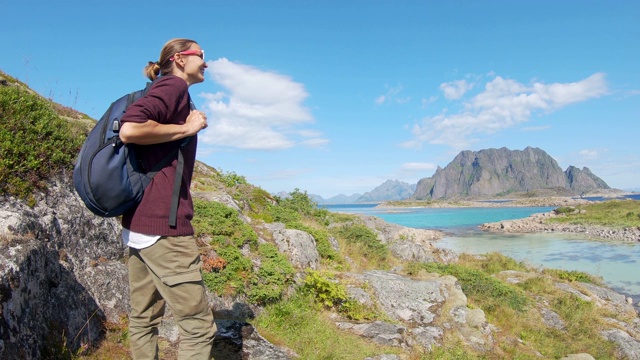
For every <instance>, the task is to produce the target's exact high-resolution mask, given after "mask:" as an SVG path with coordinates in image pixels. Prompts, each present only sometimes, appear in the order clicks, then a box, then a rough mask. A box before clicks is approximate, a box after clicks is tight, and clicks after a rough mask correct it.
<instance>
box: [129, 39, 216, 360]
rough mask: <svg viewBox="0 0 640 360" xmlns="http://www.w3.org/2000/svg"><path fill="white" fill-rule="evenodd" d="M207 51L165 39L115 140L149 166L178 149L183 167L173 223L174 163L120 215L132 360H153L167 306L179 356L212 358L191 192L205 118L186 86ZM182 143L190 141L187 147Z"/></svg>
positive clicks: (198, 76)
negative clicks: (133, 150)
mask: <svg viewBox="0 0 640 360" xmlns="http://www.w3.org/2000/svg"><path fill="white" fill-rule="evenodd" d="M206 68H207V64H206V62H205V60H204V50H202V48H200V45H198V43H197V42H195V41H193V40H190V39H172V40H169V41H168V42H167V43H166V44H165V45H164V47H163V48H162V50H161V52H160V59H159V60H158V61H156V62H149V64H148V65H147V66H146V67H145V70H144V71H145V74H146V75H147V77H148V78H149V79H150V80H152V81H153V83H152V85H151V87H150V89H149V91H148V92H147V94H146V95H145V96H143V97H141V98H140V99H139V100H138V101H136V102H134V103H133V104H132V105H131V106H129V108H127V111H126V113H125V114H124V115H123V117H122V119H121V123H122V126H121V129H120V139H121V140H122V142H124V143H125V144H134V145H127V146H135V147H136V151H137V153H138V154H139V157H140V161H141V163H142V166H143V167H144V168H147V169H150V168H153V166H154V165H155V164H157V163H159V162H160V161H161V159H163V158H164V157H165V156H167V154H169V153H170V152H176V149H177V148H178V147H179V146H180V145H181V144H183V145H184V146H183V158H184V169H183V175H182V181H181V187H180V199H179V205H178V210H177V217H176V218H175V225H172V224H170V223H169V213H170V208H171V199H172V192H173V184H174V182H175V181H174V180H175V174H176V169H177V167H178V165H177V164H178V160H177V157H178V156H177V152H176V160H173V162H172V163H171V164H169V165H167V166H165V167H164V168H163V169H162V170H161V171H160V172H159V173H158V174H157V175H156V176H155V177H154V178H153V180H152V181H151V183H150V184H149V186H148V187H147V188H146V189H145V192H144V196H143V198H142V201H141V202H140V204H139V205H138V206H137V207H136V208H135V209H132V210H130V211H128V212H126V213H125V214H124V215H123V216H122V227H123V229H122V238H123V240H124V242H125V244H126V245H127V246H128V247H129V260H128V264H127V266H128V269H129V286H130V296H131V299H130V303H131V314H130V317H129V336H130V343H131V345H130V346H131V352H132V356H133V358H134V359H136V360H138V359H158V327H159V325H160V322H161V320H162V317H163V315H164V312H165V305H166V306H169V308H170V310H171V312H172V313H173V316H174V318H175V320H176V323H177V325H178V328H179V331H180V345H179V349H178V357H179V359H194V360H195V359H207V360H208V359H211V350H212V344H213V338H214V335H215V332H216V325H215V322H214V318H213V313H212V310H211V308H210V307H209V304H208V300H207V296H206V290H205V286H204V282H203V280H202V274H201V265H202V263H201V260H200V254H199V249H198V245H197V243H196V239H195V237H194V230H193V226H192V225H191V219H192V218H193V202H192V198H191V193H190V190H189V187H190V183H191V178H192V175H193V169H194V164H195V157H196V148H197V134H198V133H199V132H200V131H201V130H202V129H205V128H206V127H207V117H206V116H205V114H204V113H203V112H201V111H197V110H192V108H191V105H190V104H191V97H190V95H189V91H188V90H189V87H190V86H191V85H193V84H197V83H201V82H203V81H204V71H205V69H206ZM186 139H189V140H188V142H186V144H184V142H185V141H187V140H186Z"/></svg>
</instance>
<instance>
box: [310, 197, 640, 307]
mask: <svg viewBox="0 0 640 360" xmlns="http://www.w3.org/2000/svg"><path fill="white" fill-rule="evenodd" d="M625 197H626V198H630V199H634V200H640V194H633V195H627V196H625ZM587 199H588V200H593V201H603V200H606V199H605V198H596V197H593V198H587ZM321 207H323V208H326V209H327V210H329V211H332V212H343V213H357V214H364V215H372V216H376V217H379V218H381V219H383V220H385V221H386V222H388V223H392V224H398V225H402V226H407V227H412V228H418V229H435V230H441V231H443V232H445V234H446V236H445V237H444V238H443V239H441V240H438V241H436V242H435V245H436V247H439V248H443V249H450V250H453V251H455V252H457V253H469V254H486V253H490V252H498V253H501V254H503V255H506V256H509V257H511V258H513V259H515V260H518V261H522V262H524V263H526V264H528V265H530V266H533V267H538V268H551V269H562V270H567V271H571V270H576V271H583V272H586V273H590V274H592V275H595V276H598V277H600V278H602V280H603V282H604V283H605V284H606V285H607V286H609V287H610V288H612V289H613V290H615V291H617V292H619V293H621V294H624V295H626V296H628V297H631V298H632V299H633V301H634V304H637V303H638V302H640V271H639V270H640V243H639V242H634V243H628V242H620V241H609V240H593V239H588V238H586V237H584V236H580V235H569V234H567V235H565V234H498V233H493V232H485V231H482V230H480V225H481V224H483V223H487V222H497V221H501V220H513V219H521V218H526V217H528V216H529V215H531V214H535V213H542V212H548V211H551V210H553V209H554V208H555V207H488V208H487V207H482V208H384V207H379V206H378V204H336V205H321Z"/></svg>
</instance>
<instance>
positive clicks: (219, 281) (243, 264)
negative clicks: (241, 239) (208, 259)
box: [202, 246, 252, 295]
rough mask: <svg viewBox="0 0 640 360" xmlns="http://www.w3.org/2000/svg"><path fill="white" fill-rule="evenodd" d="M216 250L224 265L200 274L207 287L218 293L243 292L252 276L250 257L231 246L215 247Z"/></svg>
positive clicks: (232, 293)
mask: <svg viewBox="0 0 640 360" xmlns="http://www.w3.org/2000/svg"><path fill="white" fill-rule="evenodd" d="M216 252H217V253H218V256H220V257H221V258H223V259H224V261H225V262H226V266H225V267H224V269H222V270H220V271H219V272H214V273H209V272H205V273H203V274H202V276H203V279H204V283H205V285H206V286H207V288H208V289H209V290H211V291H212V292H214V293H216V294H218V295H225V294H231V295H235V294H238V293H240V294H242V293H244V290H245V289H246V285H247V282H248V281H249V279H250V278H251V276H252V263H251V259H249V258H247V257H245V256H244V255H242V252H240V250H239V249H237V248H235V247H232V246H227V247H223V248H219V249H216Z"/></svg>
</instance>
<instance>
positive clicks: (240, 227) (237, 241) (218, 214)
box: [192, 199, 258, 247]
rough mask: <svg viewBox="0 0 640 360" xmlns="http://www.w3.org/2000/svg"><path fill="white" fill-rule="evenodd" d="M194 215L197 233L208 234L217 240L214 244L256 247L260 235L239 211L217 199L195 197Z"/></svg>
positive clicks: (199, 234)
mask: <svg viewBox="0 0 640 360" xmlns="http://www.w3.org/2000/svg"><path fill="white" fill-rule="evenodd" d="M193 206H194V217H193V220H192V224H193V227H194V229H195V232H196V235H198V236H202V235H204V234H207V235H209V236H212V237H213V239H214V240H215V242H214V245H224V243H225V242H229V243H230V244H231V245H232V246H235V247H242V246H243V245H244V244H249V245H250V246H252V247H256V246H257V244H258V235H257V234H256V233H255V231H253V228H251V226H249V225H247V224H246V223H245V222H243V221H242V220H241V219H240V218H239V217H238V212H237V211H236V210H234V209H232V208H230V207H228V206H226V205H224V204H221V203H219V202H216V201H204V200H199V199H194V201H193Z"/></svg>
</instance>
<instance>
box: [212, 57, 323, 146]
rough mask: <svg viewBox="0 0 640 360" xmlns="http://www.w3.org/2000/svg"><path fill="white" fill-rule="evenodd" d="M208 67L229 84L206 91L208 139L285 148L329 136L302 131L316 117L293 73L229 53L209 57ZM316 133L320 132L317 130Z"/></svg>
mask: <svg viewBox="0 0 640 360" xmlns="http://www.w3.org/2000/svg"><path fill="white" fill-rule="evenodd" d="M207 64H208V65H209V67H208V69H207V72H208V74H210V75H211V76H212V77H213V80H214V81H215V82H216V83H218V84H219V85H220V86H221V87H222V88H223V89H224V90H223V91H220V92H217V93H205V94H201V96H202V97H204V99H205V105H204V109H205V111H206V112H207V115H208V118H209V127H208V128H207V130H206V131H205V132H204V133H203V135H202V140H203V141H204V142H205V143H208V144H212V145H216V146H227V147H234V148H241V149H261V150H265V149H266V150H279V149H287V148H291V147H293V146H297V145H303V144H305V143H309V142H311V143H319V142H322V141H325V140H324V139H320V138H316V139H308V138H306V137H305V134H308V133H305V131H296V129H297V128H298V127H300V126H302V125H305V124H309V123H312V122H313V121H314V119H313V116H312V115H311V113H310V112H309V110H308V109H307V108H305V107H304V106H303V105H302V103H303V102H304V100H305V99H306V98H307V97H308V96H309V94H308V93H307V92H306V90H305V88H304V86H303V85H302V84H300V83H297V82H295V81H293V80H292V79H291V78H289V77H287V76H285V75H281V74H277V73H274V72H269V71H264V70H261V69H258V68H255V67H252V66H248V65H243V64H237V63H234V62H232V61H229V60H228V59H226V58H221V59H218V60H215V61H210V62H208V63H207ZM314 135H315V136H319V135H318V134H317V133H315V134H314Z"/></svg>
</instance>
